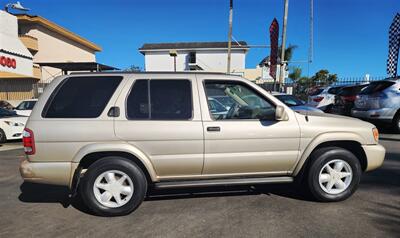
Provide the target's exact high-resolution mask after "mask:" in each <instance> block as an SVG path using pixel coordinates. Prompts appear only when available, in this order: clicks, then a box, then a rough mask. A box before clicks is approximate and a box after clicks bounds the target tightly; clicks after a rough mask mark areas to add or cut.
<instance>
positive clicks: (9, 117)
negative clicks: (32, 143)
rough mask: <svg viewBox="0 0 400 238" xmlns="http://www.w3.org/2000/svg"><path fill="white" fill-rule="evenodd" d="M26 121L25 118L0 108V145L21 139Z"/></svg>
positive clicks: (26, 118)
mask: <svg viewBox="0 0 400 238" xmlns="http://www.w3.org/2000/svg"><path fill="white" fill-rule="evenodd" d="M27 120H28V117H26V116H19V115H17V114H16V113H15V112H13V111H9V110H7V109H4V108H0V143H4V142H6V141H7V140H15V139H21V138H22V131H23V130H24V128H25V124H26V121H27Z"/></svg>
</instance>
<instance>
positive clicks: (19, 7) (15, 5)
mask: <svg viewBox="0 0 400 238" xmlns="http://www.w3.org/2000/svg"><path fill="white" fill-rule="evenodd" d="M9 8H12V9H15V10H20V11H29V10H31V9H29V8H25V7H23V6H22V5H21V3H20V2H19V1H17V2H16V3H8V4H6V6H5V7H4V10H5V11H6V12H9Z"/></svg>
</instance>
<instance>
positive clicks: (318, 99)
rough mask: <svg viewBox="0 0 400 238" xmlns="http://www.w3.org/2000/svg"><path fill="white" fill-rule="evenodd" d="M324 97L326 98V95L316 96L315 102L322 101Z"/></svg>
mask: <svg viewBox="0 0 400 238" xmlns="http://www.w3.org/2000/svg"><path fill="white" fill-rule="evenodd" d="M322 99H324V97H315V98H313V101H314V102H321V101H322Z"/></svg>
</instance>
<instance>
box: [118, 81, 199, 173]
mask: <svg viewBox="0 0 400 238" xmlns="http://www.w3.org/2000/svg"><path fill="white" fill-rule="evenodd" d="M117 105H118V106H119V107H120V109H121V113H120V116H119V117H118V118H116V120H115V133H116V135H117V136H118V137H119V138H120V139H122V140H124V141H127V142H128V143H130V144H132V145H134V146H135V147H137V148H138V149H140V150H141V151H142V152H144V153H145V154H146V155H147V156H148V157H149V158H150V159H151V162H152V163H153V166H154V167H155V170H156V172H157V175H158V176H160V177H161V178H176V177H185V176H193V175H200V174H201V170H202V168H203V151H204V148H203V146H204V145H203V144H204V142H203V125H202V122H201V115H200V108H199V99H198V92H197V86H196V82H195V77H194V75H184V74H182V75H178V74H177V75H176V76H174V77H172V78H171V75H170V74H169V75H163V74H153V75H152V74H146V75H143V76H141V75H140V74H139V75H136V76H134V78H132V79H131V81H130V82H129V83H128V84H127V86H126V87H125V88H124V91H123V92H122V93H121V95H120V97H119V98H118V101H117Z"/></svg>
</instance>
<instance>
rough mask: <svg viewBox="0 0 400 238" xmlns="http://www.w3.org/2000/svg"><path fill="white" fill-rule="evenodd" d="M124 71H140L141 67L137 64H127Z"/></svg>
mask: <svg viewBox="0 0 400 238" xmlns="http://www.w3.org/2000/svg"><path fill="white" fill-rule="evenodd" d="M124 71H126V72H140V71H142V68H140V67H139V66H136V65H134V64H133V65H131V66H129V67H128V68H126V69H125V70H124Z"/></svg>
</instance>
